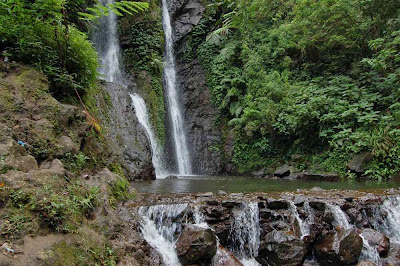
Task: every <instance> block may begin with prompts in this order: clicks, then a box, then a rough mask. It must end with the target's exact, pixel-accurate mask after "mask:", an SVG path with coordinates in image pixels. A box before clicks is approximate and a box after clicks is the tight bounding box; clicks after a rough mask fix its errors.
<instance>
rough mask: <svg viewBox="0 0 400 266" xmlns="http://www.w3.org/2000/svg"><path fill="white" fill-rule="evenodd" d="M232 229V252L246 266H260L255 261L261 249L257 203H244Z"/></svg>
mask: <svg viewBox="0 0 400 266" xmlns="http://www.w3.org/2000/svg"><path fill="white" fill-rule="evenodd" d="M234 217H235V220H234V223H233V225H232V227H231V234H230V237H229V238H230V240H231V242H232V249H233V250H231V251H232V252H233V253H234V254H235V256H237V257H238V258H239V260H240V261H241V262H242V263H243V265H246V266H253V265H259V263H258V262H257V261H256V260H255V258H256V257H257V255H258V249H259V247H260V233H261V232H260V231H261V228H260V218H259V211H258V204H257V203H253V202H252V203H243V204H242V208H241V209H240V210H239V211H238V213H236V214H235V216H234Z"/></svg>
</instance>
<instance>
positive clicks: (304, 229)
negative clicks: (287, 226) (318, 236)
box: [290, 202, 310, 239]
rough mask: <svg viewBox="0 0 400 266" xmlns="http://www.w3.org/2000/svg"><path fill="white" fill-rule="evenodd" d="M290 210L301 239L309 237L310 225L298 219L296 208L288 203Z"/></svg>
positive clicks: (291, 203)
mask: <svg viewBox="0 0 400 266" xmlns="http://www.w3.org/2000/svg"><path fill="white" fill-rule="evenodd" d="M290 209H291V211H292V214H293V216H294V218H295V219H296V221H297V223H298V224H299V227H300V233H301V239H303V238H304V237H305V236H307V235H310V225H309V223H308V221H307V220H304V221H303V220H302V219H301V218H300V215H299V212H298V211H297V207H296V205H295V204H294V203H293V202H290Z"/></svg>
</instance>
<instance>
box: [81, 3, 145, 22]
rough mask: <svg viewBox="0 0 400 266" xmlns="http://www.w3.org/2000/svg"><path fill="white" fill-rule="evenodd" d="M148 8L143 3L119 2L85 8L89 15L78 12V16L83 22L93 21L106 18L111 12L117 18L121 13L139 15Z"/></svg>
mask: <svg viewBox="0 0 400 266" xmlns="http://www.w3.org/2000/svg"><path fill="white" fill-rule="evenodd" d="M148 8H149V4H148V3H145V2H130V1H120V2H115V3H113V4H107V5H105V6H104V5H99V4H97V5H95V6H94V7H88V8H87V10H88V11H89V12H90V13H83V12H78V14H79V15H81V19H83V20H88V21H93V20H96V19H99V18H101V17H103V16H108V15H109V14H110V12H113V13H115V14H116V15H118V16H123V13H126V14H129V15H133V13H139V12H140V11H145V10H147V9H148ZM132 12H133V13H132Z"/></svg>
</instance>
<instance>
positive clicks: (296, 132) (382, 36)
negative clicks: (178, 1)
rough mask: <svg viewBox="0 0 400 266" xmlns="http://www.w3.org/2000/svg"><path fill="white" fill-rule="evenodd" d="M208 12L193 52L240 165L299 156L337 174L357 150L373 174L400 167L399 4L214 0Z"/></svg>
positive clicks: (253, 165)
mask: <svg viewBox="0 0 400 266" xmlns="http://www.w3.org/2000/svg"><path fill="white" fill-rule="evenodd" d="M207 15H208V16H207V17H206V18H204V19H202V21H201V22H200V24H199V25H201V24H202V23H203V24H204V23H209V22H212V23H211V25H210V27H209V28H211V32H212V34H211V35H209V38H208V41H207V37H206V36H207V34H205V35H201V38H202V41H201V42H198V41H197V42H196V43H193V44H192V46H193V47H192V48H191V52H192V53H194V54H195V55H196V56H197V57H198V58H199V59H200V61H201V63H202V64H203V66H204V67H205V68H206V70H207V79H208V85H209V86H210V88H211V94H212V96H213V101H214V103H215V104H216V105H217V106H218V108H219V109H220V113H221V116H222V117H224V118H223V119H221V121H229V122H228V125H229V126H230V127H232V128H234V129H235V136H236V137H235V138H236V139H235V147H234V155H233V158H232V160H233V162H234V163H235V164H236V165H237V166H238V167H239V170H240V171H242V172H244V171H252V170H255V169H258V168H261V167H265V166H269V165H270V164H271V163H272V162H273V161H274V159H275V160H281V161H282V160H283V161H285V160H287V158H289V157H290V155H291V154H294V153H301V154H305V155H310V156H314V155H315V156H319V157H320V159H321V160H317V159H313V161H314V162H315V163H316V164H319V165H320V166H323V168H322V169H320V170H322V171H337V172H340V173H342V174H343V175H344V174H345V172H346V171H345V165H346V160H348V159H349V158H350V157H351V155H353V154H356V153H358V152H360V151H364V150H368V151H371V152H373V154H374V159H373V161H372V162H371V163H370V165H369V170H368V171H367V174H368V175H369V176H370V177H373V178H377V179H384V178H387V177H389V176H391V175H392V174H394V173H396V172H398V171H399V170H400V168H399V164H400V157H399V155H400V153H399V151H398V149H397V147H398V146H399V144H400V142H399V137H398V134H399V132H398V131H399V123H400V119H399V118H400V117H399V116H398V108H399V107H398V101H399V99H400V95H399V78H400V65H399V62H400V45H399V44H400V42H399V40H400V39H399V38H400V37H399V32H398V27H399V25H400V3H399V2H393V1H386V0H385V1H384V3H382V2H381V1H377V0H365V1H355V0H343V1H342V0H340V1H339V0H318V1H317V0H301V1H294V0H293V1H292V0H290V1H286V0H285V1H284V0H280V1H273V0H255V1H250V0H240V1H235V2H233V1H229V0H220V1H212V3H210V5H209V7H208V11H207ZM227 18H229V20H227ZM228 30H229V31H230V32H229V34H226V33H227V31H228ZM224 31H226V32H225V34H222V33H224ZM209 32H210V30H209V31H208V33H209ZM210 36H211V37H212V38H210ZM213 36H214V37H213ZM215 36H218V38H215ZM326 150H329V151H330V152H328V153H325V152H324V151H326ZM329 154H330V155H329ZM338 154H342V155H343V156H339V157H340V158H342V159H340V160H339V159H338V160H334V158H333V157H334V156H336V157H337V156H338ZM310 158H311V157H310Z"/></svg>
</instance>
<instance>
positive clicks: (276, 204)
mask: <svg viewBox="0 0 400 266" xmlns="http://www.w3.org/2000/svg"><path fill="white" fill-rule="evenodd" d="M267 206H268V208H270V209H271V210H279V209H285V210H286V209H288V208H289V203H288V202H287V201H284V200H268V202H267Z"/></svg>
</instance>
